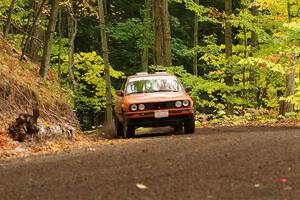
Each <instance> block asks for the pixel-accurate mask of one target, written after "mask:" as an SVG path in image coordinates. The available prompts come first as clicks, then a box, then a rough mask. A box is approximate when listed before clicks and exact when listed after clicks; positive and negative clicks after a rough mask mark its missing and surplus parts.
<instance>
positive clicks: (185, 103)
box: [182, 100, 190, 107]
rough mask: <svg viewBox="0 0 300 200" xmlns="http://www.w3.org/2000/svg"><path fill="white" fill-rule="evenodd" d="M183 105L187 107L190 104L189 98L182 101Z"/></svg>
mask: <svg viewBox="0 0 300 200" xmlns="http://www.w3.org/2000/svg"><path fill="white" fill-rule="evenodd" d="M182 105H183V106H185V107H187V106H188V105H190V102H189V100H184V101H183V102H182Z"/></svg>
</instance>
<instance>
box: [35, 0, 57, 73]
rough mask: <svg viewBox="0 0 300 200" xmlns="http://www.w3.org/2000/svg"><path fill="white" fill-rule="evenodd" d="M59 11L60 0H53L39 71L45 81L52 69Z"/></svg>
mask: <svg viewBox="0 0 300 200" xmlns="http://www.w3.org/2000/svg"><path fill="white" fill-rule="evenodd" d="M58 9H59V0H52V3H51V12H50V19H49V23H48V29H47V33H46V39H45V46H44V51H43V57H42V62H41V67H40V71H39V74H40V75H41V77H42V78H44V79H46V78H47V75H48V70H49V68H50V58H51V48H52V41H53V37H54V31H55V26H56V19H57V15H58Z"/></svg>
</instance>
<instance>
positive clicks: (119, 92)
mask: <svg viewBox="0 0 300 200" xmlns="http://www.w3.org/2000/svg"><path fill="white" fill-rule="evenodd" d="M116 94H117V96H119V97H123V96H124V91H123V90H117V92H116Z"/></svg>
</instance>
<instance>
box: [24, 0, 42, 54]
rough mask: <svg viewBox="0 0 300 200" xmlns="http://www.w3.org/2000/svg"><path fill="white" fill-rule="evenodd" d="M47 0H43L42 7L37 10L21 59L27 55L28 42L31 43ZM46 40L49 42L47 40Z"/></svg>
mask: <svg viewBox="0 0 300 200" xmlns="http://www.w3.org/2000/svg"><path fill="white" fill-rule="evenodd" d="M45 2H46V0H43V1H42V3H41V5H40V7H39V9H38V11H37V13H36V15H35V17H34V20H33V23H32V26H31V28H30V31H29V34H28V36H27V38H26V40H25V44H24V47H23V49H22V55H21V57H20V60H22V59H23V57H24V55H25V53H26V51H27V47H28V44H29V39H30V38H32V36H33V32H34V28H35V25H36V23H37V21H38V19H39V17H40V15H41V13H42V9H43V6H44V4H45ZM28 20H29V19H28ZM46 42H47V41H46Z"/></svg>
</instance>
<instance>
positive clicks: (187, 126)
mask: <svg viewBox="0 0 300 200" xmlns="http://www.w3.org/2000/svg"><path fill="white" fill-rule="evenodd" d="M194 132H195V119H194V117H193V118H191V119H188V120H186V121H184V133H185V134H193V133H194Z"/></svg>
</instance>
